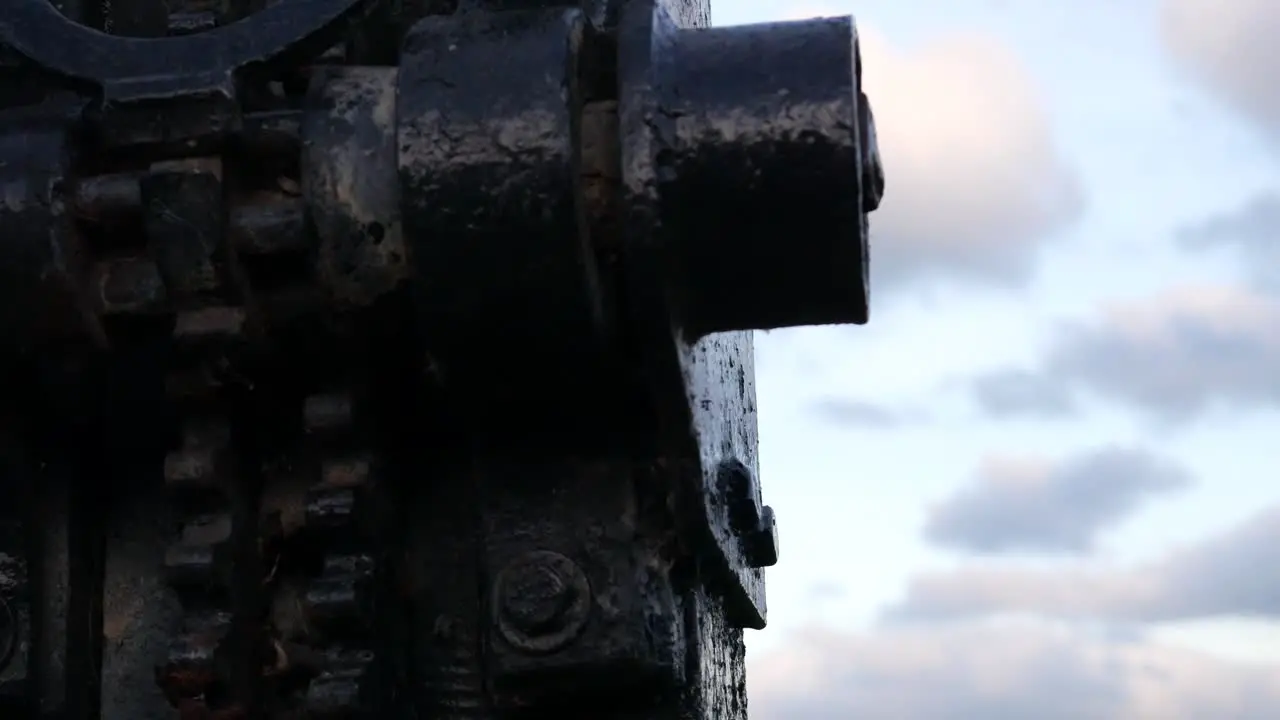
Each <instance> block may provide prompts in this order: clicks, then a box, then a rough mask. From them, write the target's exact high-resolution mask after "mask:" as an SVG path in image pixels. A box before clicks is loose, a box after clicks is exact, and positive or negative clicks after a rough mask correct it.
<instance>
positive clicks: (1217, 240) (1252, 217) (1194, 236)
mask: <svg viewBox="0 0 1280 720" xmlns="http://www.w3.org/2000/svg"><path fill="white" fill-rule="evenodd" d="M1178 244H1179V245H1181V246H1182V247H1184V248H1187V249H1189V250H1209V249H1216V248H1226V249H1229V250H1232V251H1234V252H1236V253H1238V254H1239V257H1240V259H1241V260H1242V261H1243V264H1244V266H1245V268H1246V269H1247V271H1248V272H1249V273H1250V275H1251V278H1252V280H1253V282H1254V284H1255V285H1256V286H1257V287H1258V288H1259V289H1261V290H1263V291H1265V292H1269V293H1280V195H1277V194H1275V193H1268V194H1263V195H1259V196H1257V197H1254V198H1252V199H1250V200H1249V201H1248V202H1246V203H1245V204H1244V205H1242V206H1240V207H1239V208H1237V209H1236V210H1234V211H1232V212H1229V213H1224V214H1222V215H1219V216H1217V217H1212V218H1209V219H1208V220H1206V221H1204V222H1203V223H1200V224H1198V225H1195V226H1192V227H1188V228H1186V229H1184V230H1183V231H1182V232H1180V233H1179V234H1178Z"/></svg>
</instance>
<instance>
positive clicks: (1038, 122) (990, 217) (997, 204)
mask: <svg viewBox="0 0 1280 720" xmlns="http://www.w3.org/2000/svg"><path fill="white" fill-rule="evenodd" d="M861 42H862V55H863V67H864V72H865V77H864V90H865V91H866V93H867V95H868V96H869V97H870V99H871V104H872V107H873V108H874V110H875V115H876V126H877V131H878V134H879V141H880V148H881V153H882V157H883V160H884V164H885V175H886V188H885V197H884V203H883V205H882V206H881V208H880V210H878V211H877V212H876V213H875V214H874V215H873V216H872V241H873V247H872V255H871V263H872V273H873V282H874V283H875V285H876V289H878V290H886V289H893V288H895V287H899V286H901V285H902V284H904V283H907V282H909V281H914V280H920V279H931V278H937V277H962V278H965V279H969V280H977V281H985V282H990V283H995V284H999V285H1008V286H1016V285H1019V284H1021V283H1023V282H1025V281H1026V280H1027V279H1028V277H1029V275H1030V273H1031V271H1032V270H1033V266H1034V261H1035V260H1036V258H1037V249H1038V247H1039V246H1040V244H1041V243H1042V242H1043V241H1044V240H1045V239H1047V238H1048V237H1049V236H1050V235H1051V234H1052V233H1053V232H1054V231H1056V230H1059V229H1061V228H1062V227H1064V225H1066V224H1067V223H1069V222H1071V221H1073V220H1074V219H1075V218H1076V216H1077V215H1078V213H1079V212H1080V210H1081V208H1082V198H1081V191H1080V186H1079V184H1078V181H1077V179H1076V177H1075V175H1074V174H1073V173H1072V172H1071V170H1070V169H1069V168H1068V167H1067V165H1066V163H1065V162H1064V160H1063V158H1062V157H1061V155H1060V154H1059V151H1058V149H1057V147H1056V145H1055V142H1054V139H1053V137H1052V134H1051V129H1050V126H1049V123H1048V120H1047V117H1046V115H1045V111H1044V109H1043V106H1042V104H1041V97H1040V93H1039V90H1038V88H1036V86H1035V83H1034V82H1033V80H1032V78H1031V77H1030V75H1029V74H1028V73H1027V72H1026V70H1025V69H1024V67H1023V64H1022V63H1021V61H1020V59H1019V58H1018V57H1017V55H1015V54H1014V53H1013V52H1012V51H1011V50H1010V49H1009V48H1008V47H1006V46H1005V45H1003V44H1001V43H1000V42H999V41H997V40H995V39H993V38H990V37H986V36H981V35H969V36H954V37H950V38H946V39H942V40H938V41H936V42H934V43H932V44H929V45H924V46H921V47H917V48H909V49H908V48H899V47H893V46H892V45H890V44H889V43H888V42H887V41H886V40H885V39H884V38H882V37H881V36H879V35H877V34H876V33H874V32H873V31H871V30H869V29H867V28H865V27H864V28H863V29H862V30H861Z"/></svg>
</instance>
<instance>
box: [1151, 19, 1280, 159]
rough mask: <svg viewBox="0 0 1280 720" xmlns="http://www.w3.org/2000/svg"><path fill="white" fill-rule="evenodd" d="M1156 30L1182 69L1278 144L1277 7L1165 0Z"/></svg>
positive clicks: (1279, 70) (1279, 34)
mask: <svg viewBox="0 0 1280 720" xmlns="http://www.w3.org/2000/svg"><path fill="white" fill-rule="evenodd" d="M1160 29H1161V37H1162V39H1163V41H1164V45H1165V47H1166V49H1167V50H1168V52H1169V54H1170V56H1171V57H1172V59H1173V61H1174V62H1175V63H1176V65H1177V66H1178V67H1179V68H1180V69H1182V70H1183V71H1184V72H1185V73H1186V74H1187V75H1188V76H1189V77H1191V78H1193V79H1194V80H1195V81H1196V82H1198V83H1199V84H1200V85H1201V86H1202V87H1203V88H1204V89H1205V90H1206V91H1208V92H1209V93H1211V94H1213V95H1215V96H1216V97H1218V98H1219V99H1220V100H1222V101H1223V103H1224V104H1226V105H1227V106H1228V107H1230V108H1232V109H1233V110H1235V111H1236V112H1239V113H1240V114H1241V115H1242V116H1244V117H1245V118H1247V119H1249V120H1250V121H1252V122H1253V123H1254V124H1255V125H1256V126H1257V127H1258V128H1259V129H1260V130H1262V131H1263V132H1265V133H1267V134H1269V135H1270V136H1271V137H1272V138H1273V139H1274V140H1280V86H1277V84H1276V82H1275V78H1276V77H1280V54H1277V53H1276V51H1275V42H1276V38H1277V37H1280V3H1275V2H1272V1H1271V0H1164V2H1163V7H1162V13H1161V25H1160Z"/></svg>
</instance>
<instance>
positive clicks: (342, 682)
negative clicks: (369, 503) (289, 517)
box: [272, 393, 376, 718]
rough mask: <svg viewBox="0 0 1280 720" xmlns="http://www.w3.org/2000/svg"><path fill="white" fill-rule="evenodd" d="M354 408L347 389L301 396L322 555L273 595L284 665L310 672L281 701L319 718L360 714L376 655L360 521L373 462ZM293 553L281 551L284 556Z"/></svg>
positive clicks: (311, 540) (308, 522) (313, 527)
mask: <svg viewBox="0 0 1280 720" xmlns="http://www.w3.org/2000/svg"><path fill="white" fill-rule="evenodd" d="M356 409H358V408H355V407H354V403H353V401H352V398H351V395H350V394H347V393H322V394H316V395H313V396H311V397H309V398H307V399H306V401H305V402H304V403H303V411H302V419H303V428H304V430H305V432H306V438H307V443H308V448H307V449H306V450H305V451H304V452H309V453H312V454H313V455H312V457H313V458H314V459H313V460H312V461H311V462H309V463H303V462H299V463H297V465H298V466H304V467H312V468H314V469H315V472H316V476H315V477H314V482H312V483H311V485H310V487H309V488H308V489H307V490H306V492H305V500H303V501H302V502H303V503H305V506H304V507H305V510H304V513H303V514H304V516H305V522H304V526H303V530H302V531H301V533H304V534H305V536H306V542H307V548H308V549H310V548H317V547H318V548H320V549H321V551H322V552H323V558H322V559H320V558H317V560H320V564H319V567H318V568H316V567H315V565H314V564H312V565H311V568H312V570H311V571H310V574H309V575H307V576H306V577H303V578H291V579H288V580H282V581H280V582H279V583H277V584H276V586H275V588H274V594H273V603H272V604H273V610H272V633H273V637H274V638H275V640H274V642H275V643H276V645H277V648H278V651H279V652H280V653H283V655H282V657H285V658H286V661H285V662H284V665H285V666H287V667H290V668H292V669H293V671H294V672H308V673H309V680H308V682H307V685H306V689H305V691H304V692H300V693H299V694H298V695H297V696H296V697H292V698H283V699H282V702H283V703H284V704H286V705H301V706H302V707H303V708H305V710H306V712H307V714H308V716H309V717H316V718H349V717H358V716H361V713H362V712H363V710H362V708H363V704H362V702H361V697H362V692H363V689H362V684H363V683H364V682H365V678H366V677H367V676H368V674H369V671H370V668H371V667H372V665H373V662H374V655H373V652H372V649H371V648H370V647H368V646H369V645H370V644H371V638H370V628H369V616H368V613H367V612H366V608H367V607H368V606H369V603H368V593H369V590H370V588H371V586H372V582H373V579H374V577H375V572H376V563H375V561H374V557H373V555H372V554H370V551H371V548H370V547H369V545H368V541H367V538H366V536H365V532H366V531H367V529H368V528H367V527H365V526H364V525H363V524H362V522H361V504H362V503H363V502H364V498H365V497H366V494H367V493H368V492H369V491H370V490H371V489H372V488H373V485H374V483H375V479H374V475H373V467H374V463H373V461H372V459H371V458H370V456H369V455H367V454H364V453H361V452H353V450H358V449H359V448H358V440H357V438H356V434H355V431H354V428H353V423H352V417H353V416H354V414H355V410H356ZM293 492H294V494H295V496H297V491H296V490H295V491H293ZM290 552H295V551H294V550H289V549H286V550H285V551H284V553H285V555H284V558H285V561H286V562H287V561H288V558H289V553H290ZM309 562H314V561H309ZM293 565H294V567H295V571H294V572H295V573H296V572H298V570H296V567H297V565H298V563H297V562H296V561H295V562H294V563H293ZM302 574H303V575H306V573H305V572H302ZM299 579H300V580H301V583H299V582H298V580H299Z"/></svg>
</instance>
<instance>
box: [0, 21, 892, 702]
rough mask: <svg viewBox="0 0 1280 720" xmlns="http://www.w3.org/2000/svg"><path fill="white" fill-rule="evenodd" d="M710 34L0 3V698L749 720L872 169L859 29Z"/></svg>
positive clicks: (877, 180)
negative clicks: (797, 480) (800, 455)
mask: <svg viewBox="0 0 1280 720" xmlns="http://www.w3.org/2000/svg"><path fill="white" fill-rule="evenodd" d="M707 19H708V8H707V6H706V4H705V3H703V2H700V1H699V0H586V1H584V2H576V1H574V0H563V1H560V2H557V1H554V0H521V1H515V0H500V1H499V0H460V1H455V0H417V1H410V0H405V1H404V2H395V3H393V2H379V1H378V0H279V2H275V3H272V2H249V1H247V0H246V1H244V2H229V3H210V2H205V0H180V1H176V0H175V1H174V2H171V3H168V4H166V3H164V2H161V1H160V0H114V2H113V4H112V5H110V6H108V5H106V4H101V3H92V2H77V3H62V4H53V5H50V4H47V3H46V2H45V0H0V45H3V46H5V47H4V49H5V50H6V52H5V53H2V54H0V55H3V58H4V59H3V61H0V193H2V199H3V202H0V216H2V217H0V220H3V224H4V227H5V243H4V244H3V246H0V268H3V270H0V273H2V275H0V279H2V280H3V282H0V328H3V331H4V334H3V337H4V338H5V340H6V342H4V343H0V367H2V368H3V369H4V372H3V373H0V380H3V381H4V382H7V383H8V385H6V386H5V387H4V388H3V389H4V390H5V395H4V396H5V397H6V399H7V405H6V406H5V407H4V408H3V412H0V439H2V441H0V461H3V462H0V500H3V502H0V507H2V509H0V714H3V716H4V717H6V718H7V717H19V718H21V717H32V718H36V717H47V718H53V717H57V718H66V719H67V720H71V719H73V718H75V719H79V718H84V719H85V720H105V719H109V720H150V719H151V718H172V717H179V718H184V719H192V720H194V719H197V718H221V719H222V720H232V719H239V718H271V719H272V720H285V719H291V718H356V717H364V718H406V719H407V718H450V719H457V720H463V719H468V718H475V719H477V720H484V719H489V718H495V719H496V718H499V717H502V718H521V717H532V716H544V715H545V716H561V717H598V718H618V719H622V718H636V719H639V718H653V719H654V720H657V719H658V718H664V719H665V718H688V719H690V720H692V719H698V720H703V719H706V720H709V719H711V718H716V719H717V720H719V719H724V720H741V719H744V718H746V717H747V708H746V695H745V685H744V673H745V667H744V659H745V655H744V648H743V644H742V632H743V629H744V628H762V627H764V625H765V621H766V616H767V612H766V607H765V595H764V568H766V567H769V566H771V565H773V564H775V563H776V562H777V561H778V547H779V546H778V521H777V519H776V518H775V517H774V514H773V511H772V510H771V509H770V508H769V507H767V506H766V505H764V504H763V502H762V500H763V498H762V494H761V482H760V478H759V468H758V461H757V444H758V438H757V434H756V418H755V413H756V408H755V387H754V383H755V379H754V367H753V356H752V355H753V354H752V345H751V343H752V334H751V333H752V331H753V330H755V329H761V328H774V327H784V326H791V325H801V324H813V323H840V322H843V323H861V322H865V321H866V320H867V296H868V288H867V283H866V264H867V261H868V260H867V235H866V234H867V218H866V214H867V213H869V212H871V211H872V210H874V209H875V208H876V207H877V206H878V204H879V199H880V196H881V194H882V192H883V188H884V177H883V170H882V168H881V167H880V165H879V155H878V152H877V150H876V148H875V139H874V138H875V131H874V130H875V129H874V121H873V120H872V115H871V111H870V107H869V105H868V103H867V99H866V97H865V95H864V94H863V93H862V91H861V78H860V73H861V60H860V58H859V55H858V48H857V35H856V32H855V30H854V27H853V24H852V22H851V21H848V20H826V21H813V22H802V23H786V24H775V25H764V26H755V27H745V28H723V29H709V28H706V27H705V26H706V24H707ZM126 36H127V37H126Z"/></svg>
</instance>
